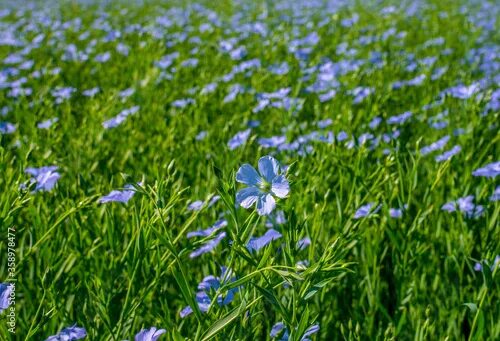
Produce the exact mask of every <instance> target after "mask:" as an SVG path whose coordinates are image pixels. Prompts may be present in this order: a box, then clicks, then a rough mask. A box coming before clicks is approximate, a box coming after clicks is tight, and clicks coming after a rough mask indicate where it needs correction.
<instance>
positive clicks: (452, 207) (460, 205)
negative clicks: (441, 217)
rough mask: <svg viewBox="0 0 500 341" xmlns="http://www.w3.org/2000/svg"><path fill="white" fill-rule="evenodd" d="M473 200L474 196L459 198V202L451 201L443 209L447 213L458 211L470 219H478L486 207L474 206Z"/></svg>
mask: <svg viewBox="0 0 500 341" xmlns="http://www.w3.org/2000/svg"><path fill="white" fill-rule="evenodd" d="M473 200H474V196H473V195H468V196H466V197H463V198H458V200H457V201H450V202H448V203H446V204H444V205H443V206H442V207H441V209H442V210H443V211H447V212H455V211H456V210H457V209H458V210H459V211H460V212H462V213H464V214H465V216H466V217H468V218H477V217H479V216H481V215H482V214H483V212H484V207H483V206H482V205H476V204H474V203H473Z"/></svg>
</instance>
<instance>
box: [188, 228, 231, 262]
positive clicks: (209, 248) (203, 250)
mask: <svg viewBox="0 0 500 341" xmlns="http://www.w3.org/2000/svg"><path fill="white" fill-rule="evenodd" d="M224 238H226V232H221V233H219V234H218V235H217V236H215V238H214V239H212V240H210V241H208V242H207V243H206V244H204V245H203V246H202V247H200V248H199V249H196V250H194V251H193V252H191V253H190V254H189V258H195V257H198V256H201V255H202V254H204V253H208V252H210V251H212V250H213V249H215V248H216V247H217V245H219V243H220V242H221V241H222V239H224Z"/></svg>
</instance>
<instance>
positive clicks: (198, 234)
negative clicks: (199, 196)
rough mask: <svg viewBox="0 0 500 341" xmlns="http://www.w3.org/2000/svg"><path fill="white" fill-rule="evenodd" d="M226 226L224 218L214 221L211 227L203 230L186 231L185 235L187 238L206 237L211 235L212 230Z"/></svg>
mask: <svg viewBox="0 0 500 341" xmlns="http://www.w3.org/2000/svg"><path fill="white" fill-rule="evenodd" d="M226 226H227V220H226V219H220V220H218V221H216V222H215V224H213V225H212V226H211V227H209V228H208V229H205V230H198V231H193V232H188V234H187V237H188V238H193V237H208V236H210V235H212V234H213V233H214V232H216V231H218V230H220V229H221V228H223V227H226Z"/></svg>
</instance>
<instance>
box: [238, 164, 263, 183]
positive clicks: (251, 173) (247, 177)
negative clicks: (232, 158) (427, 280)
mask: <svg viewBox="0 0 500 341" xmlns="http://www.w3.org/2000/svg"><path fill="white" fill-rule="evenodd" d="M236 181H238V182H240V183H243V184H245V185H249V186H258V185H260V184H261V183H262V179H261V177H260V175H259V173H257V171H256V170H255V168H253V167H252V166H250V165H249V164H248V163H245V164H244V165H242V166H241V167H240V169H238V172H237V173H236Z"/></svg>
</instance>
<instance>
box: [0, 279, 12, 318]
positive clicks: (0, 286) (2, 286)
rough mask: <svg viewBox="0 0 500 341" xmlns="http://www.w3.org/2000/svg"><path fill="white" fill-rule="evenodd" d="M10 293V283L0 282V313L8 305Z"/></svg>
mask: <svg viewBox="0 0 500 341" xmlns="http://www.w3.org/2000/svg"><path fill="white" fill-rule="evenodd" d="M11 293H12V285H10V284H7V283H0V313H1V312H2V311H4V310H5V309H7V308H8V307H9V305H10V301H9V297H10V295H11Z"/></svg>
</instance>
